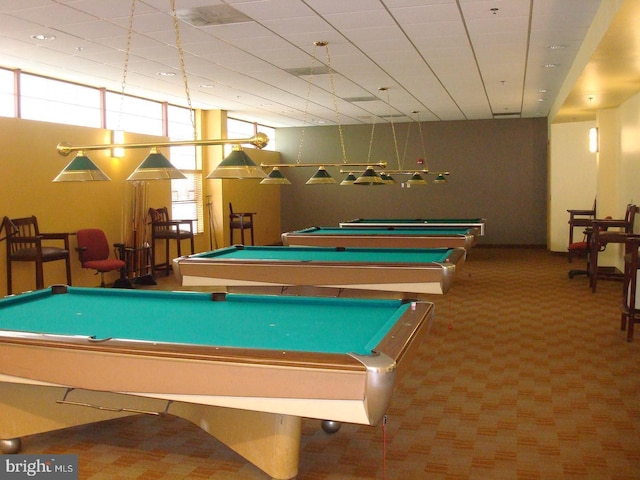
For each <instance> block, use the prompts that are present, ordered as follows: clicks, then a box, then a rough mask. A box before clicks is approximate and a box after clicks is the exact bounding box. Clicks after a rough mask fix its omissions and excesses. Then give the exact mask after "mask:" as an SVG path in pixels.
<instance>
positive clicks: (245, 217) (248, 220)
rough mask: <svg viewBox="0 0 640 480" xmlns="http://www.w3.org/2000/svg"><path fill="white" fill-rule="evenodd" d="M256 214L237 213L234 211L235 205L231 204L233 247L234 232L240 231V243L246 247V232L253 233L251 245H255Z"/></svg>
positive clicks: (230, 226)
mask: <svg viewBox="0 0 640 480" xmlns="http://www.w3.org/2000/svg"><path fill="white" fill-rule="evenodd" d="M255 214H256V213H255V212H243V213H237V212H234V211H233V205H231V202H229V232H230V236H229V242H230V244H231V245H233V232H234V230H240V241H241V243H242V244H243V245H244V231H245V230H249V232H250V233H251V245H253V216H254V215H255Z"/></svg>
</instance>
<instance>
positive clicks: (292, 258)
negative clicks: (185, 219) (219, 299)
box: [173, 245, 466, 294]
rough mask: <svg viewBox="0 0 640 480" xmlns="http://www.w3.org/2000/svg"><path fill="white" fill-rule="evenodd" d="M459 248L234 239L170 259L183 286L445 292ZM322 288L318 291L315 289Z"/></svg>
mask: <svg viewBox="0 0 640 480" xmlns="http://www.w3.org/2000/svg"><path fill="white" fill-rule="evenodd" d="M465 256H466V251H465V250H464V249H463V248H440V249H409V248H401V249H395V250H394V249H386V248H342V247H284V246H269V247H253V246H244V245H235V246H232V247H227V248H221V249H218V250H213V251H211V252H204V253H197V254H194V255H188V256H184V257H180V258H177V259H175V260H174V261H173V271H174V274H175V275H176V277H177V279H178V281H179V282H180V283H181V284H182V285H183V286H215V287H219V286H220V287H238V286H240V287H274V286H275V287H280V288H281V292H280V293H286V287H291V286H313V287H318V288H319V290H321V289H323V288H324V289H325V290H326V287H331V288H333V289H336V288H337V289H347V290H348V289H355V290H373V291H384V292H403V293H424V294H444V293H446V292H447V291H448V290H449V288H450V287H451V285H452V284H453V281H454V278H455V274H456V271H459V270H460V269H461V268H462V265H463V264H464V261H465ZM318 293H319V294H321V293H322V292H318Z"/></svg>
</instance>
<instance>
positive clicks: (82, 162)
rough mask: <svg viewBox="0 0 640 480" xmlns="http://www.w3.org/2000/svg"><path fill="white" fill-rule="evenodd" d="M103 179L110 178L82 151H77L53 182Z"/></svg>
mask: <svg viewBox="0 0 640 480" xmlns="http://www.w3.org/2000/svg"><path fill="white" fill-rule="evenodd" d="M103 180H111V179H110V178H109V177H108V176H107V175H106V174H105V173H104V172H103V171H102V170H100V169H99V168H98V167H97V166H96V164H95V163H93V162H92V161H91V160H90V159H89V157H87V156H85V155H84V154H83V153H82V152H78V155H76V157H75V158H74V159H73V160H71V162H69V164H68V165H67V166H66V167H64V169H63V170H62V171H61V172H60V173H59V174H58V176H57V177H56V178H54V179H53V181H54V182H96V181H103Z"/></svg>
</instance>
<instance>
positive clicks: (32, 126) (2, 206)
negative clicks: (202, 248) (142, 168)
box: [0, 118, 171, 293]
mask: <svg viewBox="0 0 640 480" xmlns="http://www.w3.org/2000/svg"><path fill="white" fill-rule="evenodd" d="M161 139H162V140H165V139H164V138H161V137H151V136H147V135H129V134H127V136H126V138H125V141H126V142H138V143H142V142H149V141H153V140H161ZM61 141H66V142H68V143H70V144H71V145H99V144H104V143H109V132H108V131H107V130H102V129H93V128H85V127H74V126H67V125H57V124H52V123H46V122H35V121H29V120H21V119H14V118H0V143H1V144H2V149H1V150H0V178H1V179H2V188H1V189H0V215H1V216H3V217H4V216H8V217H10V218H17V217H26V216H31V215H36V216H37V217H38V224H39V227H40V230H41V231H42V232H46V233H49V232H75V231H76V230H78V229H80V228H89V227H96V228H101V229H102V230H104V231H105V233H106V235H107V238H108V239H109V242H110V243H116V242H120V241H122V240H123V236H122V223H123V221H122V219H123V208H124V206H123V201H124V194H125V188H124V187H125V186H126V185H127V184H126V178H127V176H128V175H129V174H130V173H131V172H132V171H133V170H134V169H135V168H136V167H137V166H138V164H140V162H142V160H144V158H145V156H146V155H147V154H148V153H149V152H148V151H146V150H143V149H140V150H128V151H127V153H126V157H125V158H124V159H113V158H111V157H110V156H108V154H109V152H108V151H102V150H98V151H92V152H86V154H87V155H88V156H89V157H90V158H91V159H92V160H93V162H94V163H95V164H96V165H97V166H98V167H100V168H101V169H102V170H103V171H104V172H105V173H106V174H107V175H108V176H109V177H111V181H110V182H73V183H69V182H65V183H52V180H53V178H54V177H55V176H56V175H57V174H58V173H59V172H60V170H62V169H63V168H64V166H65V165H66V164H67V163H68V162H70V161H71V159H72V158H73V156H74V154H73V153H71V154H70V155H69V156H68V157H63V156H61V155H59V154H58V153H57V150H56V145H57V144H58V143H59V142H61ZM149 192H150V194H149V196H150V201H153V202H154V203H162V204H168V202H169V200H170V198H171V197H170V185H169V183H168V182H151V185H150V188H149ZM4 235H5V232H3V234H2V236H4ZM58 245H59V244H58ZM76 246H77V244H76V240H75V236H72V237H71V249H72V253H71V260H72V262H71V265H72V279H73V283H74V284H75V285H82V286H97V285H99V284H100V278H99V276H95V275H94V272H93V271H89V270H83V269H82V268H81V266H80V262H79V260H78V256H77V254H76V251H75V248H76ZM0 248H2V249H6V243H4V242H3V243H2V245H1V246H0ZM0 272H1V273H0V292H5V293H6V291H7V285H6V275H5V272H6V255H5V254H4V252H3V253H2V254H0ZM13 272H14V278H13V291H14V292H21V291H25V290H32V289H34V288H35V273H34V272H35V268H34V265H33V264H32V263H29V262H25V263H24V264H16V263H14V269H13ZM105 278H106V280H107V281H111V280H113V279H115V278H117V274H113V275H112V276H107V277H105ZM44 279H45V285H50V284H53V283H64V282H66V276H65V273H64V262H51V263H48V264H46V265H45V268H44Z"/></svg>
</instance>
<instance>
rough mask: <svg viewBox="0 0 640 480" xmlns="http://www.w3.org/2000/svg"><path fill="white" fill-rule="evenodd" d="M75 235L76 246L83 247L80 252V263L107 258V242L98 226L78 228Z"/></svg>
mask: <svg viewBox="0 0 640 480" xmlns="http://www.w3.org/2000/svg"><path fill="white" fill-rule="evenodd" d="M76 236H77V238H78V247H79V248H81V249H83V250H82V251H81V252H80V261H81V262H82V263H84V262H91V261H94V260H106V259H107V258H109V253H110V252H109V242H108V241H107V236H106V235H105V234H104V232H103V231H102V230H100V229H99V228H85V229H82V230H78V232H77V233H76Z"/></svg>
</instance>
